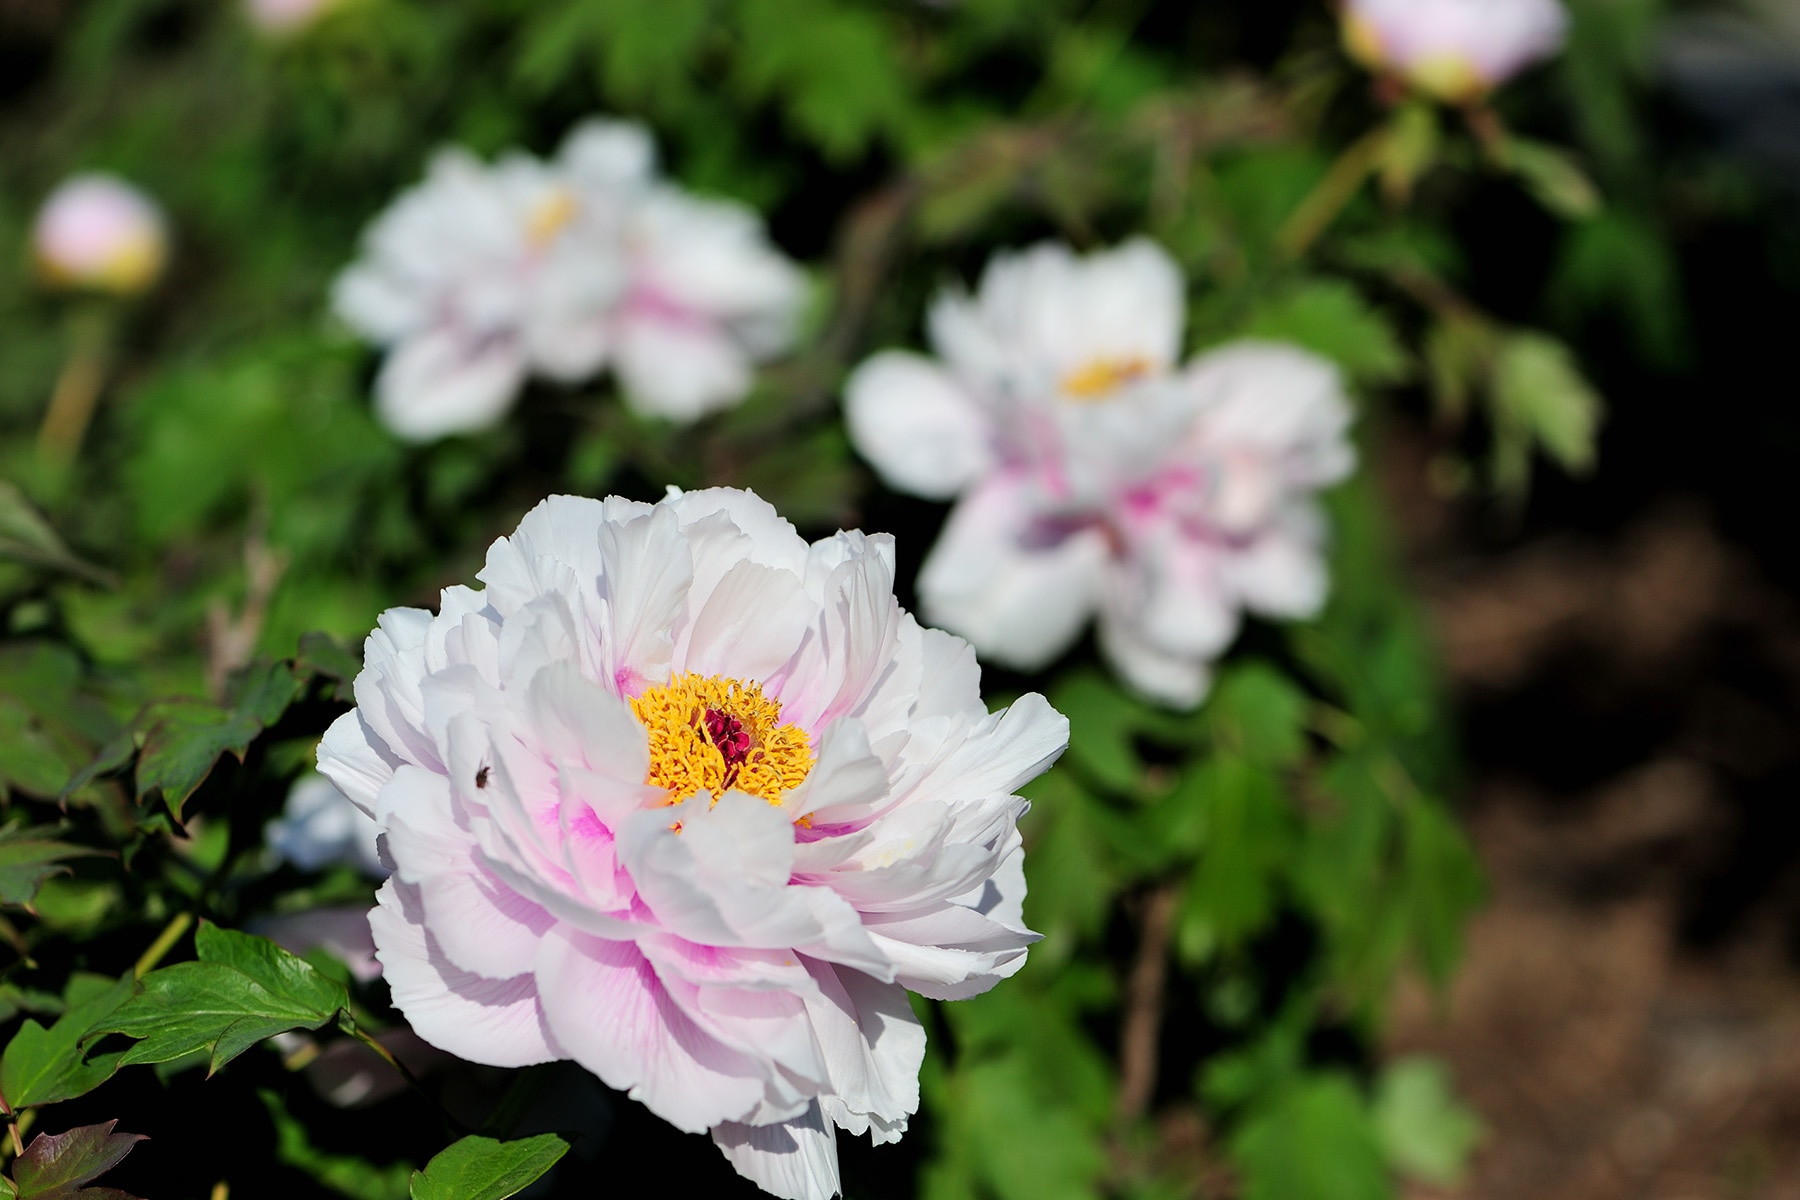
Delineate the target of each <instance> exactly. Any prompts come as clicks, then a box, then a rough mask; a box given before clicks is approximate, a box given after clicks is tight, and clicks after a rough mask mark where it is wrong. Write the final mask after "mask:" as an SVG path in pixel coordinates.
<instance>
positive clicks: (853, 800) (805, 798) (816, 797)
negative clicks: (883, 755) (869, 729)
mask: <svg viewBox="0 0 1800 1200" xmlns="http://www.w3.org/2000/svg"><path fill="white" fill-rule="evenodd" d="M887 791H888V779H887V768H886V767H884V766H883V765H882V763H881V760H880V759H878V758H876V757H875V755H874V754H873V753H872V752H871V751H870V750H869V739H868V736H867V735H866V734H865V733H864V732H863V728H862V724H861V723H860V722H858V721H852V720H849V719H847V718H846V719H842V720H837V721H833V722H832V723H831V725H830V726H829V727H828V728H827V729H826V730H825V735H824V736H823V737H822V738H820V739H819V747H818V757H817V759H816V760H815V761H814V762H813V767H812V770H811V771H809V772H808V773H807V776H806V779H805V780H804V781H803V782H802V783H801V784H800V786H799V787H797V788H795V789H794V790H793V791H791V792H789V793H788V794H787V795H786V796H784V797H782V805H781V807H782V809H783V810H784V811H785V812H786V813H787V815H788V817H789V819H790V820H791V819H796V818H799V817H808V818H810V821H811V824H812V825H813V826H815V827H822V826H828V825H838V824H844V823H848V822H851V821H857V820H860V819H862V818H864V817H866V816H867V815H868V814H869V813H870V812H871V811H872V810H873V809H874V807H875V805H877V804H879V803H880V802H881V801H882V800H884V799H886V797H887Z"/></svg>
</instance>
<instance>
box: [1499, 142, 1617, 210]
mask: <svg viewBox="0 0 1800 1200" xmlns="http://www.w3.org/2000/svg"><path fill="white" fill-rule="evenodd" d="M1505 164H1506V166H1507V168H1508V169H1509V170H1511V171H1512V172H1513V173H1514V174H1515V175H1517V176H1518V177H1519V181H1520V182H1521V183H1523V184H1524V185H1525V188H1526V190H1527V191H1529V192H1530V193H1531V194H1532V196H1533V197H1535V198H1536V200H1537V202H1538V203H1539V204H1542V205H1543V206H1544V207H1545V208H1547V209H1549V210H1550V211H1551V212H1553V213H1555V214H1556V215H1557V216H1559V217H1566V218H1568V219H1570V220H1580V219H1582V218H1585V217H1591V216H1593V215H1594V214H1595V213H1597V212H1599V211H1600V189H1599V188H1597V187H1595V186H1594V181H1593V180H1591V179H1589V178H1588V177H1587V172H1585V171H1583V170H1582V169H1581V167H1580V166H1578V165H1577V164H1576V162H1575V160H1574V159H1573V158H1572V157H1570V155H1569V154H1568V152H1567V151H1565V150H1561V149H1559V148H1557V147H1555V146H1552V145H1549V144H1548V143H1545V142H1534V141H1530V140H1528V139H1526V138H1519V137H1509V138H1508V139H1507V141H1506V150H1505Z"/></svg>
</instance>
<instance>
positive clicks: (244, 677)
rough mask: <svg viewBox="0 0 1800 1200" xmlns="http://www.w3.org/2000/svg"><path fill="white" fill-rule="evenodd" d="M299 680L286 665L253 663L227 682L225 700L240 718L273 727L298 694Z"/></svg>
mask: <svg viewBox="0 0 1800 1200" xmlns="http://www.w3.org/2000/svg"><path fill="white" fill-rule="evenodd" d="M300 686H301V684H300V680H299V678H297V677H296V676H295V674H294V671H293V669H292V668H291V667H289V666H288V665H287V664H286V663H279V662H275V663H254V664H252V665H251V666H248V667H246V668H244V670H243V671H242V672H240V673H239V674H238V675H237V676H236V677H235V678H233V679H232V681H231V694H230V696H229V697H228V699H229V701H230V704H231V707H232V708H233V709H235V710H236V711H237V713H238V714H239V715H240V716H246V717H249V718H250V719H252V720H254V721H255V722H256V723H257V725H258V726H264V727H266V726H269V725H273V724H274V723H275V722H276V721H278V720H280V719H281V714H282V713H284V712H286V711H287V709H288V705H290V704H292V703H293V702H294V698H295V697H296V696H298V695H299V694H300Z"/></svg>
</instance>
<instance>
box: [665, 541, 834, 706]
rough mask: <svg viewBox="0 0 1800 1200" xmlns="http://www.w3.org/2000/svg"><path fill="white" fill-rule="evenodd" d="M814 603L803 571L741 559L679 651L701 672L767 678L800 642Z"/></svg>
mask: <svg viewBox="0 0 1800 1200" xmlns="http://www.w3.org/2000/svg"><path fill="white" fill-rule="evenodd" d="M809 608H810V606H809V605H808V604H807V603H806V596H805V591H804V589H803V588H802V586H801V582H800V576H799V575H797V574H795V573H794V572H793V571H784V570H781V569H780V568H777V567H767V566H763V565H762V564H760V563H754V562H740V563H738V564H737V565H736V566H734V567H732V568H731V569H730V570H729V571H727V572H726V573H725V575H724V577H723V578H722V579H720V580H719V583H718V585H717V586H716V587H714V588H713V589H712V590H711V594H710V595H708V596H707V598H706V602H705V605H704V606H703V607H701V608H700V610H699V611H698V612H697V613H695V615H694V618H693V622H692V624H691V625H690V626H689V627H688V629H687V631H686V636H685V637H684V638H683V639H682V642H681V644H680V645H679V647H678V653H679V654H680V656H681V658H682V662H683V665H684V666H685V667H686V669H687V670H689V671H691V672H694V673H695V674H699V675H725V676H728V677H730V678H736V679H763V678H766V677H767V676H769V675H771V674H773V673H774V671H775V670H776V669H777V668H779V667H780V666H781V665H782V664H783V663H785V662H787V661H788V659H790V658H792V657H793V656H794V651H795V650H796V649H798V648H799V646H800V641H801V639H802V638H804V637H805V636H806V629H807V625H808V619H807V618H808V617H809V616H810V615H811V614H810V612H809V611H808V609H809Z"/></svg>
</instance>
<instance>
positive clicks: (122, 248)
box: [31, 173, 169, 296]
mask: <svg viewBox="0 0 1800 1200" xmlns="http://www.w3.org/2000/svg"><path fill="white" fill-rule="evenodd" d="M31 246H32V254H33V257H34V258H35V259H36V261H37V266H38V271H39V273H40V274H41V275H42V276H43V277H44V279H45V281H46V282H48V283H51V284H53V285H55V286H57V287H66V288H87V289H93V290H96V291H103V292H114V293H117V294H118V295H122V296H129V295H135V294H137V293H138V292H141V291H143V290H144V289H145V288H148V287H149V286H150V285H151V284H152V283H155V282H156V279H157V276H159V275H161V274H162V269H163V264H164V262H165V260H166V259H167V258H168V251H169V235H168V230H167V226H166V224H165V222H164V220H163V215H162V211H161V210H160V209H159V208H158V207H157V206H156V203H155V202H154V201H152V200H151V199H150V198H149V197H148V196H146V195H145V194H144V193H143V192H141V191H139V190H138V189H137V188H135V187H132V186H131V185H130V184H128V183H126V182H125V181H124V180H122V179H119V178H117V177H115V176H112V175H105V174H98V173H95V174H87V175H76V176H73V177H71V178H69V179H67V180H64V181H63V182H62V183H61V184H59V185H58V186H57V188H56V190H55V191H53V192H51V193H50V196H49V198H48V199H47V200H45V201H44V206H43V208H41V209H39V210H38V216H37V222H36V223H35V224H34V225H33V226H32V231H31Z"/></svg>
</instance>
